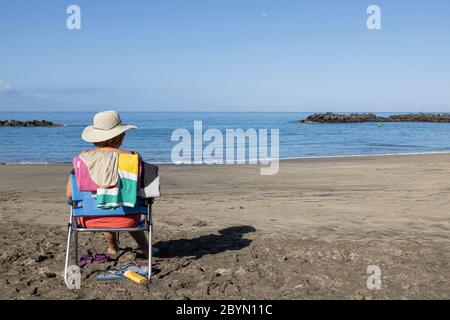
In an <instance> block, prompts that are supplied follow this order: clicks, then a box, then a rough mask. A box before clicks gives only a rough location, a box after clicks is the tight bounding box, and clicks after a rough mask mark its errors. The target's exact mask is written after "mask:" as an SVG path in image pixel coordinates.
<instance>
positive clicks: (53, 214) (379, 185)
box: [0, 154, 450, 299]
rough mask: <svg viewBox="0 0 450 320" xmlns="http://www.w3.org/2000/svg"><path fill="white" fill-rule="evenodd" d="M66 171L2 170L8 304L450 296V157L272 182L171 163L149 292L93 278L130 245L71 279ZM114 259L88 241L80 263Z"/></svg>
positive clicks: (398, 160)
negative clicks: (377, 282)
mask: <svg viewBox="0 0 450 320" xmlns="http://www.w3.org/2000/svg"><path fill="white" fill-rule="evenodd" d="M69 170H70V166H68V165H1V166H0V216H1V222H0V230H1V231H0V234H1V240H0V241H1V244H0V245H1V249H2V250H1V255H0V298H2V299H17V298H18V299H48V298H56V299H114V298H117V299H228V298H232V299H235V298H236V299H244V298H247V299H253V298H254V299H275V298H276V299H449V298H450V259H449V258H450V223H449V222H450V219H449V212H450V196H449V193H450V154H433V155H404V156H383V157H354V158H326V159H304V160H288V161H282V162H281V164H280V171H279V173H278V174H277V175H275V176H261V175H260V174H259V167H258V166H250V165H246V166H243V165H239V166H174V165H163V166H161V167H160V175H161V179H162V180H161V181H162V182H161V192H162V198H161V199H159V200H158V201H157V202H156V204H155V206H154V214H155V240H154V242H155V244H156V246H158V247H159V248H160V253H159V254H158V255H156V257H155V259H154V262H155V263H156V266H157V267H158V269H160V272H159V273H158V274H157V275H156V276H155V278H154V282H153V283H152V284H151V285H150V286H149V287H148V288H147V287H145V286H139V285H137V284H134V283H132V282H131V281H128V280H123V281H111V282H100V281H97V280H96V279H95V275H96V274H97V272H99V270H104V269H106V267H107V266H108V265H117V264H122V263H126V262H130V261H132V260H134V259H135V251H134V250H133V248H132V246H133V243H132V241H131V239H130V238H129V236H127V235H124V236H122V238H121V239H122V241H121V246H122V247H123V248H124V250H123V251H122V252H121V255H120V257H119V258H118V260H116V261H111V262H109V263H108V264H93V265H89V266H87V267H85V268H83V281H82V288H81V290H79V291H71V290H68V289H67V288H66V287H65V285H64V283H63V274H62V273H63V265H64V263H63V260H64V254H65V239H66V225H67V221H68V217H69V208H68V206H67V205H66V199H65V196H64V187H65V183H66V179H67V175H68V172H69ZM105 249H106V245H105V242H104V240H103V239H102V238H101V237H100V236H94V235H90V234H89V235H82V236H81V254H86V252H87V251H91V252H105ZM369 265H377V266H378V267H379V268H380V270H381V273H382V275H381V280H382V283H381V288H380V289H379V290H377V289H375V290H370V289H368V288H367V278H368V277H369V274H368V273H367V267H368V266H369Z"/></svg>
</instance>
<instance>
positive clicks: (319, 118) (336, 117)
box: [296, 112, 450, 124]
mask: <svg viewBox="0 0 450 320" xmlns="http://www.w3.org/2000/svg"><path fill="white" fill-rule="evenodd" d="M296 122H297V123H301V124H308V123H358V122H450V114H449V113H409V114H398V115H390V116H388V117H382V116H377V115H375V114H373V113H351V114H337V113H332V112H327V113H315V114H311V115H309V116H308V117H307V118H306V119H304V120H298V121H296Z"/></svg>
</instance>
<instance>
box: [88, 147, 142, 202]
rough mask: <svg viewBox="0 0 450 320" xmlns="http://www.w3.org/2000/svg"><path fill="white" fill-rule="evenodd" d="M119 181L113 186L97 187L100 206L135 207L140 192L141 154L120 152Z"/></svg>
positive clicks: (97, 198) (97, 199) (97, 200)
mask: <svg viewBox="0 0 450 320" xmlns="http://www.w3.org/2000/svg"><path fill="white" fill-rule="evenodd" d="M117 169H118V174H119V183H118V184H117V185H116V186H114V187H112V188H97V196H96V204H97V207H98V208H103V209H114V208H117V207H120V206H125V207H134V206H135V205H136V200H137V192H138V175H139V155H138V154H119V160H118V166H117Z"/></svg>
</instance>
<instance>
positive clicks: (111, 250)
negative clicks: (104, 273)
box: [106, 247, 119, 257]
mask: <svg viewBox="0 0 450 320" xmlns="http://www.w3.org/2000/svg"><path fill="white" fill-rule="evenodd" d="M106 252H108V254H109V255H110V256H112V257H115V256H116V255H117V254H118V253H119V250H118V248H113V247H108V248H107V249H106Z"/></svg>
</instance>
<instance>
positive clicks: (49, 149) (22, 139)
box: [0, 112, 450, 164]
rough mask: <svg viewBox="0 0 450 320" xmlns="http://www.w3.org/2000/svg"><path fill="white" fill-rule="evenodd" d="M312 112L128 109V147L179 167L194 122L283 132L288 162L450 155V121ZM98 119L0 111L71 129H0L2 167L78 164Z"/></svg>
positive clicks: (82, 115)
mask: <svg viewBox="0 0 450 320" xmlns="http://www.w3.org/2000/svg"><path fill="white" fill-rule="evenodd" d="M311 113H312V112H270V113H266V112H261V113H259V112H248V113H244V112H242V113H240V112H236V113H232V112H121V117H122V121H123V122H124V123H129V124H134V125H137V126H138V127H139V129H138V130H131V131H129V132H128V133H127V136H126V138H125V141H124V145H123V147H122V148H123V149H127V150H133V151H138V152H139V153H140V154H141V156H142V157H143V158H144V160H146V161H149V162H153V163H171V162H172V157H171V154H172V149H173V148H174V146H175V145H177V144H178V141H172V140H171V136H172V133H173V132H174V130H176V129H187V130H189V131H190V132H192V133H193V128H194V121H202V126H203V130H207V129H209V128H215V129H219V130H220V131H221V132H222V133H223V135H224V136H225V134H226V129H238V128H240V129H243V130H247V129H255V130H259V129H268V130H269V132H270V129H279V157H280V159H295V158H320V157H341V156H367V155H391V154H417V153H445V152H450V123H408V122H405V123H384V124H383V125H379V124H378V123H345V124H298V123H296V121H297V120H301V119H305V118H306V117H307V116H308V115H309V114H311ZM377 114H378V115H382V116H388V115H390V114H391V113H386V112H380V113H377ZM93 115H94V112H0V120H12V119H14V120H21V121H25V120H49V121H52V122H55V123H62V124H64V126H62V127H39V128H27V127H24V128H22V127H20V128H19V127H0V163H2V164H34V163H69V162H71V161H72V158H73V157H74V156H76V155H78V154H79V153H80V151H82V150H86V149H90V148H92V145H91V144H90V143H87V142H84V141H83V140H81V133H82V131H83V128H84V127H86V126H87V125H90V124H91V123H92V117H93ZM269 140H270V137H269ZM224 141H225V139H224ZM207 144H208V143H207V142H204V143H203V145H207ZM269 144H270V141H269ZM224 148H227V146H226V145H225V146H224ZM269 150H270V145H269ZM224 154H225V151H224ZM245 157H248V154H246V155H245ZM237 160H241V161H242V160H248V158H246V159H237Z"/></svg>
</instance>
